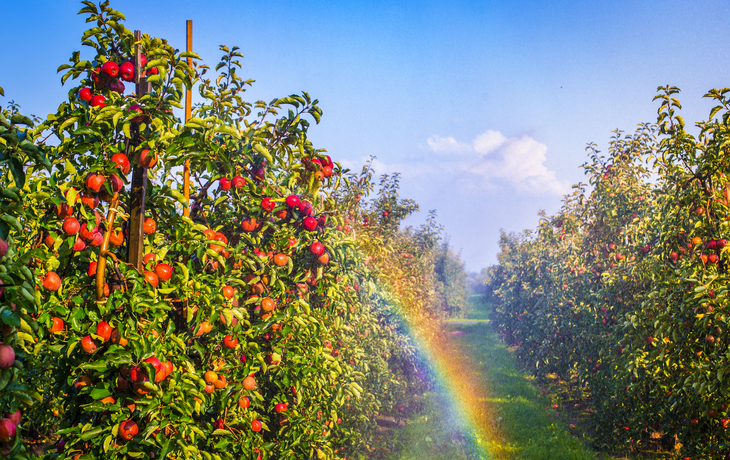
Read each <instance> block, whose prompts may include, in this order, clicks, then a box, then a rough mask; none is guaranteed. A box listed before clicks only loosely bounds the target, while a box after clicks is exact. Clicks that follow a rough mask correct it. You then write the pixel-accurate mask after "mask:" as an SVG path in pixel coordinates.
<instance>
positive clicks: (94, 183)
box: [86, 173, 106, 193]
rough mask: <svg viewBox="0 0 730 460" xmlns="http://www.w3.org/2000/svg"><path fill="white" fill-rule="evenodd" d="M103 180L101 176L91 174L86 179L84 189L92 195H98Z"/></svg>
mask: <svg viewBox="0 0 730 460" xmlns="http://www.w3.org/2000/svg"><path fill="white" fill-rule="evenodd" d="M105 180H106V179H105V178H104V176H102V175H101V174H96V173H91V174H89V175H88V176H87V177H86V188H87V189H89V190H90V191H92V192H94V193H99V190H101V187H102V185H104V181H105Z"/></svg>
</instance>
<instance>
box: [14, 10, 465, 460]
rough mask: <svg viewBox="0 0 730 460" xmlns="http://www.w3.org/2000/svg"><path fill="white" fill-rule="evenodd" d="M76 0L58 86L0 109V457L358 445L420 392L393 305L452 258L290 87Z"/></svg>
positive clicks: (415, 301)
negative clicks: (70, 47) (33, 448)
mask: <svg viewBox="0 0 730 460" xmlns="http://www.w3.org/2000/svg"><path fill="white" fill-rule="evenodd" d="M82 3H83V4H84V6H83V8H82V10H81V14H84V15H86V17H87V22H89V23H91V24H92V28H91V29H89V30H88V31H87V32H85V33H84V36H83V37H82V43H83V44H84V45H85V46H87V47H89V48H91V54H90V55H89V56H85V55H82V53H81V52H74V53H73V54H72V56H71V59H70V61H69V64H65V65H62V66H61V67H60V68H59V72H62V73H63V75H62V81H63V82H64V83H70V82H74V86H73V87H71V88H70V89H69V92H68V99H67V100H65V101H63V102H61V104H60V105H59V107H58V110H57V111H56V113H54V114H51V115H49V116H48V117H47V118H46V119H45V120H42V121H41V122H40V123H39V124H38V126H34V122H33V121H32V120H30V119H28V118H26V117H23V116H21V115H20V114H19V113H18V112H17V106H14V105H12V104H11V105H9V106H8V108H7V109H5V110H4V111H3V113H2V117H0V137H1V139H2V141H1V142H0V163H2V164H3V167H2V169H1V170H0V173H1V174H0V187H1V188H0V194H1V196H0V200H1V201H0V211H1V213H0V214H1V215H0V280H2V283H3V287H2V288H0V289H2V292H0V300H1V301H2V302H0V321H1V322H2V324H4V327H3V329H2V332H3V344H2V345H0V390H1V391H0V405H1V408H2V410H3V411H4V412H7V414H6V417H5V418H3V419H0V441H1V442H2V453H3V455H6V456H7V457H8V458H28V456H29V455H30V453H29V451H28V449H27V448H26V447H25V446H24V444H23V442H22V440H21V436H20V433H21V430H22V432H23V434H24V435H25V436H26V437H28V436H30V437H31V438H33V437H37V436H39V435H41V434H45V435H48V436H50V437H51V439H53V440H54V441H55V448H54V449H52V450H53V451H57V452H54V453H50V451H49V453H48V456H50V457H53V458H58V459H66V458H73V459H91V458H108V459H113V458H127V457H130V458H152V457H153V456H154V458H164V457H165V456H167V457H168V458H178V459H182V458H204V459H226V458H231V459H234V458H235V459H239V458H346V457H347V458H362V457H365V458H367V457H368V452H370V451H372V450H373V449H374V448H376V446H373V445H372V440H373V435H374V432H375V426H376V424H375V421H376V418H377V416H379V415H382V414H389V415H396V416H397V415H398V414H400V413H402V412H403V411H404V410H406V409H408V407H412V406H413V405H414V404H415V402H414V400H413V395H414V394H416V393H417V391H416V389H417V388H419V387H420V386H421V385H424V381H423V379H422V378H421V373H420V371H419V370H418V369H419V368H418V356H417V354H416V353H415V350H414V349H413V347H412V345H411V344H410V341H409V339H408V337H407V335H406V333H407V327H406V324H404V318H403V317H402V315H401V314H399V311H401V310H403V309H407V310H408V311H409V313H410V314H411V315H412V316H413V317H418V318H421V320H423V321H424V322H426V321H427V318H432V317H439V316H443V312H445V311H447V309H448V312H453V311H456V310H458V309H459V308H461V305H463V297H460V296H461V294H460V293H459V292H458V289H459V288H458V280H459V279H461V278H460V277H462V275H461V274H460V273H459V272H458V270H459V265H458V262H454V260H458V257H457V259H454V256H453V254H452V253H449V252H448V248H446V249H445V251H446V255H441V256H439V255H438V253H439V250H441V251H442V252H443V251H444V249H443V248H442V249H439V245H440V239H439V236H438V231H436V229H435V228H436V226H435V223H433V222H430V223H429V225H427V226H424V227H423V228H422V229H419V230H418V231H414V230H412V229H407V230H401V229H400V222H401V221H402V220H403V219H404V218H405V217H407V216H408V215H409V214H411V213H412V212H413V211H415V210H416V209H417V206H416V205H415V203H413V202H412V201H410V200H400V199H398V198H397V190H398V186H397V180H396V181H392V180H388V179H387V178H386V179H384V180H383V182H382V183H381V184H380V186H379V188H378V195H377V196H375V197H374V198H373V199H372V200H370V201H368V200H367V198H368V195H369V193H371V192H372V191H373V190H374V185H373V184H372V183H371V170H370V168H369V166H366V168H365V169H364V170H363V173H362V174H360V175H349V176H348V175H347V174H346V171H345V170H343V169H342V168H341V167H340V166H339V164H337V163H336V162H333V161H332V159H331V158H330V157H329V156H328V155H326V152H325V151H324V150H323V149H317V148H315V147H314V146H313V145H312V143H311V142H310V141H309V140H308V138H307V134H308V130H309V129H310V121H315V122H316V123H319V122H320V119H321V116H322V112H321V110H320V109H319V107H318V105H317V104H318V101H317V100H314V99H312V98H311V97H310V96H309V95H308V94H307V93H302V94H301V95H292V96H289V97H284V98H278V99H275V100H273V101H271V102H269V103H266V102H263V101H258V102H255V103H250V102H246V101H245V100H244V99H243V93H244V92H245V89H246V87H247V86H249V85H251V84H252V83H253V82H252V81H250V80H248V81H247V80H243V79H242V78H241V77H240V76H239V75H238V72H239V70H240V67H241V64H240V61H239V59H240V58H241V57H242V55H241V53H240V52H239V51H238V49H237V48H235V47H233V48H228V47H225V46H222V47H221V51H222V53H223V57H222V59H221V61H220V63H219V64H217V65H216V67H215V70H214V71H211V70H210V69H209V68H208V67H207V66H205V65H202V64H200V63H199V57H198V56H197V55H195V54H194V53H180V52H178V51H177V50H175V49H174V48H173V47H172V46H171V45H169V44H168V43H167V42H166V41H165V40H164V39H160V38H154V37H149V36H147V35H141V36H140V37H139V38H135V35H134V34H133V33H132V32H131V31H130V30H128V29H126V28H125V27H124V25H123V24H122V23H123V21H124V16H123V15H122V14H121V13H119V12H117V11H115V10H113V9H111V8H110V7H109V5H108V2H104V3H102V4H100V5H95V4H93V3H92V2H88V1H84V2H82ZM188 60H192V61H194V62H193V63H192V65H191V64H189V63H188ZM211 74H214V75H211ZM125 82H127V85H129V84H130V83H131V85H130V86H132V87H133V88H135V89H136V91H134V90H132V91H130V90H128V89H127V88H125ZM193 85H197V90H198V91H199V94H200V97H201V100H202V102H201V103H200V104H198V105H196V106H195V107H194V109H193V111H192V116H191V118H190V119H189V120H188V121H187V122H186V123H183V122H181V121H180V120H179V119H178V118H176V117H175V116H174V114H173V109H174V108H180V107H182V105H181V104H182V99H183V96H184V91H185V90H186V89H188V88H192V87H193ZM49 138H53V139H54V140H53V142H50V141H47V140H48V139H49ZM184 168H189V170H190V182H191V189H192V191H191V192H190V199H189V201H188V199H186V196H185V193H186V185H185V182H186V181H185V178H184V174H183V170H184ZM439 260H441V261H444V262H442V263H441V264H442V268H441V269H440V270H441V271H437V272H438V273H439V274H438V275H434V274H433V269H434V266H435V265H436V264H437V261H439ZM462 278H463V277H462ZM444 305H447V307H445V306H444ZM11 354H12V355H11ZM18 410H21V412H16V411H18ZM21 414H22V420H21ZM16 430H17V433H16Z"/></svg>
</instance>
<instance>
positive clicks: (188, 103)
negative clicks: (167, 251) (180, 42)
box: [183, 19, 193, 217]
mask: <svg viewBox="0 0 730 460" xmlns="http://www.w3.org/2000/svg"><path fill="white" fill-rule="evenodd" d="M186 26H187V27H186V32H187V33H186V37H187V38H186V40H185V42H186V44H187V46H186V50H187V51H192V50H193V21H192V20H190V19H188V20H187V22H186ZM188 65H189V66H190V67H192V66H193V58H191V57H189V58H188ZM192 101H193V91H192V88H188V90H187V91H186V92H185V123H187V122H188V120H190V110H191V108H192ZM183 194H184V195H185V202H186V203H187V204H188V206H187V207H186V208H185V209H184V210H183V215H184V216H185V217H189V216H190V159H187V160H185V169H184V170H183Z"/></svg>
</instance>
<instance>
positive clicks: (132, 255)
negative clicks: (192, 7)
mask: <svg viewBox="0 0 730 460" xmlns="http://www.w3.org/2000/svg"><path fill="white" fill-rule="evenodd" d="M141 39H142V33H141V32H140V31H139V30H135V31H134V40H135V41H136V42H139V41H140V40H141ZM141 55H142V52H141V51H140V47H139V45H137V46H136V48H135V57H134V63H135V65H134V67H135V77H134V81H135V83H136V84H137V98H142V96H144V95H145V94H146V93H147V92H149V91H150V89H151V85H150V83H148V82H147V78H146V77H144V76H143V75H142V66H140V61H141ZM132 129H133V132H132V146H133V148H136V147H137V146H138V145H139V144H140V143H141V139H140V132H139V127H138V126H137V125H133V127H132ZM133 162H134V169H133V170H132V190H131V192H130V195H129V241H128V244H127V261H128V262H129V264H131V265H132V266H133V267H136V268H137V270H140V271H141V270H142V249H143V245H144V214H145V202H146V200H147V168H145V167H143V166H142V165H141V164H140V161H139V152H135V155H134V160H133Z"/></svg>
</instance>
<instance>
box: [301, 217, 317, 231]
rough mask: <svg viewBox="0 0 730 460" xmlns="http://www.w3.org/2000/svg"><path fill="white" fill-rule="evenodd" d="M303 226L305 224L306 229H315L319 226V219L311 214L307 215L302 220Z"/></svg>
mask: <svg viewBox="0 0 730 460" xmlns="http://www.w3.org/2000/svg"><path fill="white" fill-rule="evenodd" d="M302 226H304V229H305V230H308V231H310V232H311V231H313V230H315V229H316V228H317V219H315V218H314V217H311V216H307V217H305V218H304V220H303V221H302Z"/></svg>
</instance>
